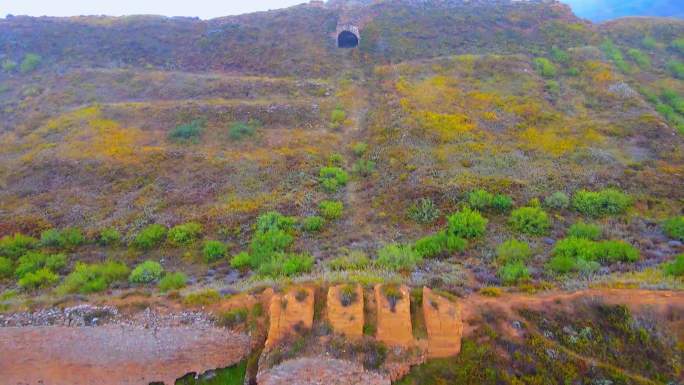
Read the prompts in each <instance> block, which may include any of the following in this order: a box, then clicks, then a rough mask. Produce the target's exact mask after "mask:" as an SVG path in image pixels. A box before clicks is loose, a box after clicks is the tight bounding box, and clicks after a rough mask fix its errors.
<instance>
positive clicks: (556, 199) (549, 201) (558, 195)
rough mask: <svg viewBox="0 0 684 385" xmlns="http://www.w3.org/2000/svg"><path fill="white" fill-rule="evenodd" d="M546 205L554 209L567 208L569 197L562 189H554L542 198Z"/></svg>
mask: <svg viewBox="0 0 684 385" xmlns="http://www.w3.org/2000/svg"><path fill="white" fill-rule="evenodd" d="M544 205H546V207H548V208H551V209H556V210H563V209H567V208H568V207H569V206H570V198H569V197H568V195H567V194H566V193H564V192H562V191H556V192H555V193H553V194H551V195H549V196H548V197H546V199H544Z"/></svg>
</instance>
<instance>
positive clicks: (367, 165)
mask: <svg viewBox="0 0 684 385" xmlns="http://www.w3.org/2000/svg"><path fill="white" fill-rule="evenodd" d="M373 171H375V162H373V161H372V160H367V159H359V160H357V161H356V163H354V165H353V166H352V172H353V173H354V174H357V175H361V176H362V177H367V176H370V175H371V174H373Z"/></svg>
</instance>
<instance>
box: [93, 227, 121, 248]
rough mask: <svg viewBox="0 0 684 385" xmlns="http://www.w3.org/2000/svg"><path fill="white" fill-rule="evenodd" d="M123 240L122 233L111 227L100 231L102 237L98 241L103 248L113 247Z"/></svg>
mask: <svg viewBox="0 0 684 385" xmlns="http://www.w3.org/2000/svg"><path fill="white" fill-rule="evenodd" d="M119 240H121V233H119V231H118V230H117V229H115V228H113V227H109V228H106V229H103V230H102V231H100V236H99V237H98V238H97V241H98V243H99V244H100V245H102V246H111V245H115V244H117V243H119Z"/></svg>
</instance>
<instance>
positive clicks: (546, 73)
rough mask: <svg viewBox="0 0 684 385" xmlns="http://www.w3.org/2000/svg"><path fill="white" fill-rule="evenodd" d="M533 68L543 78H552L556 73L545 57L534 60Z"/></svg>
mask: <svg viewBox="0 0 684 385" xmlns="http://www.w3.org/2000/svg"><path fill="white" fill-rule="evenodd" d="M534 67H535V68H536V69H537V72H539V74H540V75H541V76H543V77H545V78H553V77H555V76H556V74H557V72H558V71H557V70H556V66H555V65H554V64H553V63H551V61H550V60H549V59H547V58H545V57H538V58H536V59H534Z"/></svg>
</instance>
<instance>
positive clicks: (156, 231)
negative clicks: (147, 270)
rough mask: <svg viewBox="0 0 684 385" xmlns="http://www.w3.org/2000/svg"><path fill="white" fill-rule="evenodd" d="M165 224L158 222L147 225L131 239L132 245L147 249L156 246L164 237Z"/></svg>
mask: <svg viewBox="0 0 684 385" xmlns="http://www.w3.org/2000/svg"><path fill="white" fill-rule="evenodd" d="M166 232H167V229H166V226H163V225H160V224H156V223H155V224H152V225H149V226H147V227H145V228H143V229H142V230H140V232H139V233H138V235H136V237H135V239H134V240H133V245H135V247H137V248H139V249H142V250H149V249H151V248H153V247H155V246H158V245H159V244H160V243H162V241H164V238H166Z"/></svg>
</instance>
